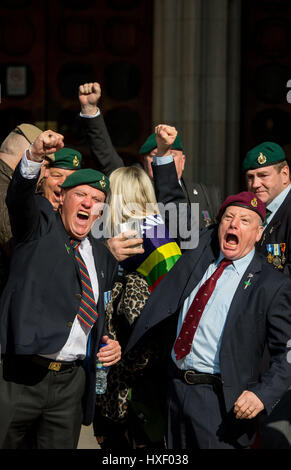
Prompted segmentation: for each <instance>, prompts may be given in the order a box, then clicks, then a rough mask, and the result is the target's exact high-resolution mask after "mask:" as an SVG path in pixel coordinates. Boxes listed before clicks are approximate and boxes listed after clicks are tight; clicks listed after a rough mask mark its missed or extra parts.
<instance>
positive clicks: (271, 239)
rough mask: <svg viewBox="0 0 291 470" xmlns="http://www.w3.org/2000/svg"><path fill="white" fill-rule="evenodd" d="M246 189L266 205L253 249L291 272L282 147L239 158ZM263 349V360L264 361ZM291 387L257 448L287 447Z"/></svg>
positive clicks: (289, 195) (290, 199)
mask: <svg viewBox="0 0 291 470" xmlns="http://www.w3.org/2000/svg"><path fill="white" fill-rule="evenodd" d="M243 170H244V172H245V176H246V183H247V187H248V190H249V191H253V192H254V193H255V194H256V195H257V197H258V198H260V199H261V200H262V201H263V202H264V203H265V205H266V208H267V218H266V223H265V227H264V233H263V236H262V238H261V240H260V241H259V242H258V243H257V250H258V251H259V252H261V253H262V254H263V256H264V257H265V259H266V261H267V262H268V263H269V264H270V265H271V266H273V268H274V269H276V270H277V271H280V272H282V273H284V274H286V275H288V276H290V275H291V192H290V189H291V184H290V170H289V165H288V163H287V161H286V155H285V152H284V150H283V148H282V147H281V146H280V145H278V144H277V143H275V142H263V143H261V144H259V145H257V146H256V147H254V148H252V149H251V150H250V151H249V152H248V153H247V154H246V157H245V159H244V161H243ZM268 359H269V358H268V354H267V351H266V355H265V361H264V362H267V361H268ZM290 400H291V389H289V390H288V391H287V392H286V393H285V394H284V396H283V397H282V400H281V401H280V403H279V404H278V406H277V407H276V408H275V410H274V412H273V413H272V414H271V415H270V416H268V417H265V419H262V420H261V421H262V423H261V429H260V433H259V435H260V438H259V445H260V447H261V448H268V449H269V448H277V449H278V448H289V449H290V448H291V402H290Z"/></svg>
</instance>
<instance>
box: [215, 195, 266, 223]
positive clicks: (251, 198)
mask: <svg viewBox="0 0 291 470" xmlns="http://www.w3.org/2000/svg"><path fill="white" fill-rule="evenodd" d="M228 206H240V207H245V208H246V209H250V210H252V211H254V212H256V213H257V214H258V215H259V216H260V217H261V219H262V221H263V222H264V220H265V218H266V206H265V204H264V203H263V202H262V201H261V200H260V199H259V198H257V196H256V195H255V194H254V193H252V192H250V191H243V192H242V193H238V194H233V195H232V196H228V197H227V198H226V199H225V201H224V203H223V204H222V206H221V208H220V209H219V213H218V221H219V222H220V219H221V217H222V215H223V213H224V211H225V209H226V208H227V207H228Z"/></svg>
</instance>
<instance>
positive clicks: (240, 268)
mask: <svg viewBox="0 0 291 470" xmlns="http://www.w3.org/2000/svg"><path fill="white" fill-rule="evenodd" d="M254 254H255V249H253V250H251V251H250V252H249V253H247V254H246V255H245V256H243V257H242V258H240V259H236V260H234V261H233V262H232V265H233V267H234V269H235V271H236V272H237V273H238V274H239V275H241V274H243V273H244V272H245V270H246V269H247V267H248V265H249V264H250V262H251V261H252V259H253V257H254ZM223 258H224V255H223V254H222V252H220V254H219V257H218V259H217V260H216V261H215V264H216V265H217V266H218V265H219V263H220V262H221V261H222V260H223Z"/></svg>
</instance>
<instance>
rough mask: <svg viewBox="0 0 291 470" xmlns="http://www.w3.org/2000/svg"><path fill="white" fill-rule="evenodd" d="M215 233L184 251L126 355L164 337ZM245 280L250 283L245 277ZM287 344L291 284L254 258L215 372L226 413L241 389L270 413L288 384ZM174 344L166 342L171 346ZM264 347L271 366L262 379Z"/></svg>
mask: <svg viewBox="0 0 291 470" xmlns="http://www.w3.org/2000/svg"><path fill="white" fill-rule="evenodd" d="M218 255H219V246H218V238H217V227H214V228H209V229H205V230H204V231H203V232H202V233H201V236H200V243H199V246H198V248H196V249H194V250H188V251H186V252H185V253H184V254H183V255H182V256H181V258H180V259H179V260H178V261H177V263H176V264H175V266H174V267H173V268H172V269H171V271H170V272H169V273H168V274H167V275H166V276H165V277H164V278H163V279H162V281H161V282H160V284H159V285H158V286H157V288H156V289H155V290H154V291H153V292H152V294H151V296H150V297H149V299H148V301H147V304H146V305H145V307H144V309H143V311H142V313H141V315H140V317H139V319H138V320H137V323H136V324H135V327H134V329H133V332H132V334H131V336H130V338H129V342H128V344H127V347H126V350H125V353H126V352H127V351H129V350H130V349H132V348H133V347H134V346H135V345H136V343H138V342H139V341H140V340H142V339H144V338H145V337H146V335H150V334H151V332H153V331H154V329H155V328H157V327H161V325H162V331H163V336H164V337H167V331H168V330H167V322H169V324H170V322H171V321H170V320H171V319H172V318H173V317H175V318H176V320H177V319H178V314H179V310H180V308H181V307H182V305H183V302H184V300H185V299H186V298H187V297H188V296H189V294H190V293H191V291H192V290H193V289H194V287H195V286H196V285H197V284H198V282H199V281H200V280H201V278H202V276H203V275H204V273H205V271H206V269H207V268H208V266H209V265H210V264H211V263H212V262H213V261H214V260H215V259H217V257H218ZM249 274H251V275H252V277H249ZM248 279H250V280H251V284H250V285H249V286H248V287H247V288H245V282H247V281H248ZM290 338H291V280H290V279H289V277H288V276H282V274H281V273H279V272H276V271H274V269H273V268H272V267H271V266H269V265H267V264H266V262H265V260H264V258H263V257H262V256H261V255H260V254H259V253H255V256H254V258H253V260H252V261H251V263H250V265H249V266H248V268H247V270H246V272H245V274H244V276H243V278H242V280H241V282H240V284H239V285H238V288H237V289H236V292H235V294H234V297H233V301H232V303H231V306H230V309H229V312H228V316H227V320H226V324H225V328H224V331H223V337H222V341H221V349H220V355H219V359H220V369H221V376H222V380H223V392H224V397H225V403H226V408H227V411H228V412H229V411H231V410H232V408H233V405H234V402H235V401H236V399H237V398H238V397H239V395H240V394H241V393H242V392H243V390H245V389H249V390H252V391H253V392H254V393H255V394H256V395H257V396H258V397H259V398H260V400H261V401H262V402H263V403H264V406H265V409H266V411H267V413H270V412H271V410H272V409H273V408H274V406H275V405H276V403H277V402H278V401H279V399H280V397H281V396H282V394H283V393H284V392H285V391H286V389H287V387H288V386H289V385H290V384H291V364H290V363H288V361H287V352H288V350H287V341H288V340H289V339H290ZM174 340H175V338H174V337H173V336H169V337H168V341H169V342H170V343H171V345H173V343H174ZM265 344H267V346H268V348H269V351H270V355H271V364H270V367H269V369H268V371H267V372H265V373H264V374H263V375H261V370H262V368H261V365H262V358H263V352H264V347H265Z"/></svg>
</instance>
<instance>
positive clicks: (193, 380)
mask: <svg viewBox="0 0 291 470" xmlns="http://www.w3.org/2000/svg"><path fill="white" fill-rule="evenodd" d="M171 372H172V373H171ZM170 375H172V376H173V377H177V378H178V379H180V380H182V381H183V382H185V383H186V384H188V385H196V384H211V385H219V386H222V383H223V382H222V379H221V376H220V375H219V374H206V373H204V372H198V371H196V370H194V369H188V370H182V369H179V368H178V367H177V366H176V364H174V363H173V366H172V367H171V368H170Z"/></svg>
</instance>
